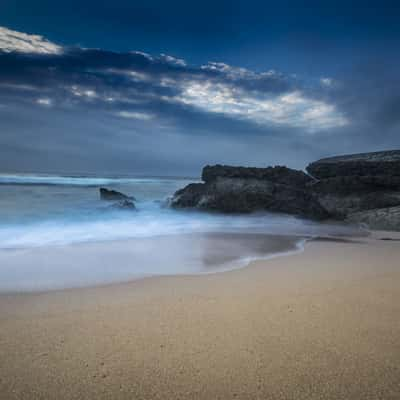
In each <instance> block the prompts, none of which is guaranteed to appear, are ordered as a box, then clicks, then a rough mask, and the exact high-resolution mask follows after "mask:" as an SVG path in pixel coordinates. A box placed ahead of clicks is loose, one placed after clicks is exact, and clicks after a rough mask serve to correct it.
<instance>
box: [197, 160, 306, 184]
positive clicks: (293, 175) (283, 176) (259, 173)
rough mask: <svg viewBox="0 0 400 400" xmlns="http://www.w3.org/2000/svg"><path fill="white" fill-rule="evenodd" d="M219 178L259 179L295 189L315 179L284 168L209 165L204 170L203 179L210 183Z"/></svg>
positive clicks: (300, 172)
mask: <svg viewBox="0 0 400 400" xmlns="http://www.w3.org/2000/svg"><path fill="white" fill-rule="evenodd" d="M217 178H242V179H259V180H266V181H269V182H273V183H281V184H285V185H290V186H293V187H304V186H305V185H306V184H307V183H309V182H312V181H313V178H311V177H310V176H309V175H307V174H305V173H304V172H303V171H297V170H294V169H290V168H287V167H283V166H276V167H267V168H250V167H232V166H228V165H213V166H210V165H207V166H206V167H204V168H203V172H202V174H201V179H202V180H203V181H204V182H206V183H208V182H212V181H215V180H216V179H217Z"/></svg>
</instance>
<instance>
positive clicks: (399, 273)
mask: <svg viewBox="0 0 400 400" xmlns="http://www.w3.org/2000/svg"><path fill="white" fill-rule="evenodd" d="M388 237H390V238H393V239H398V238H399V236H398V235H395V234H392V233H384V234H383V233H381V234H374V235H373V236H372V237H370V238H361V239H357V241H355V242H352V241H340V240H338V241H326V240H320V241H313V242H310V243H308V244H307V245H306V248H305V251H304V252H303V253H301V254H296V255H291V256H283V257H279V258H274V259H271V260H264V261H257V262H253V263H251V265H250V266H249V267H247V268H244V269H240V270H234V271H229V272H224V273H220V274H210V275H203V276H175V277H162V278H149V279H144V280H141V281H136V282H132V283H126V284H119V285H109V286H105V287H97V288H89V289H74V290H64V291H56V292H50V293H36V294H10V295H1V296H0V394H1V399H30V400H31V399H163V400H165V399H207V400H210V399H234V398H237V399H296V400H300V399H304V400H310V399H335V400H337V399H346V400H348V399H363V400H364V399H385V400H386V399H399V398H400V339H399V338H400V244H399V242H398V241H397V240H379V239H380V238H388Z"/></svg>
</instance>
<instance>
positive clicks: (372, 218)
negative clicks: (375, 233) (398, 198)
mask: <svg viewBox="0 0 400 400" xmlns="http://www.w3.org/2000/svg"><path fill="white" fill-rule="evenodd" d="M346 221H347V222H350V223H359V224H363V225H365V226H367V227H368V228H370V229H377V230H384V231H398V230H400V206H397V207H387V208H379V209H374V210H367V211H360V212H357V213H353V214H349V215H348V216H347V217H346Z"/></svg>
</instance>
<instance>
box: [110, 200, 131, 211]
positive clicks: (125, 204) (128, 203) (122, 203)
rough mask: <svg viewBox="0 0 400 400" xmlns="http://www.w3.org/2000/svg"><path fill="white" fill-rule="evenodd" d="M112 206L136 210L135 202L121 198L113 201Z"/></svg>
mask: <svg viewBox="0 0 400 400" xmlns="http://www.w3.org/2000/svg"><path fill="white" fill-rule="evenodd" d="M112 206H113V207H114V208H119V209H121V210H137V208H136V206H135V203H134V202H133V201H132V200H121V201H118V202H117V203H114V204H113V205H112Z"/></svg>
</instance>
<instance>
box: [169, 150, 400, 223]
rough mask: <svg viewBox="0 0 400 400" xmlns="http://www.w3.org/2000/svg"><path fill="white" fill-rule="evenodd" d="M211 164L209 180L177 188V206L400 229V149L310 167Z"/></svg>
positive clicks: (206, 171)
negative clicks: (282, 214) (305, 169)
mask: <svg viewBox="0 0 400 400" xmlns="http://www.w3.org/2000/svg"><path fill="white" fill-rule="evenodd" d="M307 171H308V172H309V173H310V174H312V175H313V176H314V177H316V178H318V180H316V179H315V178H313V177H311V176H309V175H307V174H305V173H304V172H302V171H296V170H292V169H290V168H287V167H281V166H278V167H268V168H246V167H231V166H225V165H215V166H206V167H205V168H204V169H203V172H202V179H203V181H204V183H193V184H190V185H188V186H186V187H185V188H183V189H181V190H178V191H177V192H176V193H175V195H174V196H173V198H172V199H171V202H170V204H171V206H172V207H175V208H195V209H200V210H214V211H221V212H227V213H246V212H253V211H261V210H263V211H273V212H282V213H288V214H293V215H298V216H302V217H307V218H311V219H324V218H334V219H341V220H346V221H350V222H361V223H365V224H367V225H368V226H370V227H371V228H373V229H392V230H400V217H399V215H400V150H393V151H385V152H375V153H364V154H354V155H347V156H338V157H331V158H325V159H322V160H319V161H316V162H314V163H311V164H310V165H309V166H308V167H307Z"/></svg>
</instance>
